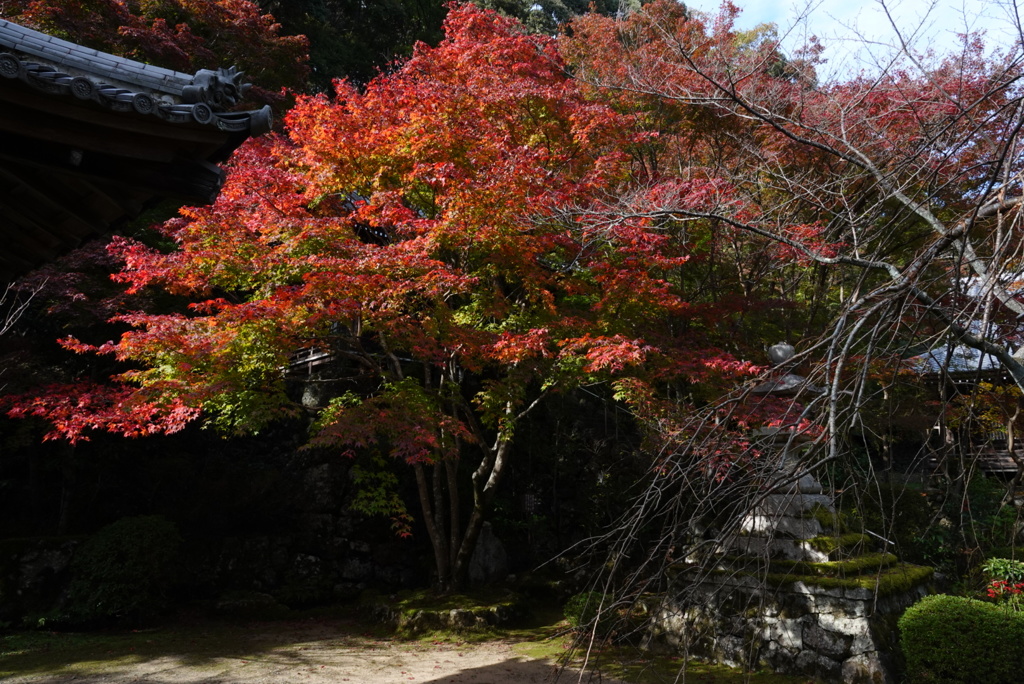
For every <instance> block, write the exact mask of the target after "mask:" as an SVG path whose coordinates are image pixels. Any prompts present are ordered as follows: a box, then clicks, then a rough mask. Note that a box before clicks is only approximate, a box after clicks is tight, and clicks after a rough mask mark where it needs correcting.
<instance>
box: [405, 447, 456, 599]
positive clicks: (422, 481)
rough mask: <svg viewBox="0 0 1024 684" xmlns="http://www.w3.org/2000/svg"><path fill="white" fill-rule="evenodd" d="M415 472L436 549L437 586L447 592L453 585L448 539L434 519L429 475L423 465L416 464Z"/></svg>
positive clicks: (432, 544)
mask: <svg viewBox="0 0 1024 684" xmlns="http://www.w3.org/2000/svg"><path fill="white" fill-rule="evenodd" d="M413 470H414V472H415V473H416V489H417V492H418V493H419V498H420V507H421V508H422V509H423V524H424V525H426V526H427V536H428V537H430V544H431V546H433V547H434V564H435V568H436V570H437V586H438V589H440V590H441V591H447V590H448V587H449V586H450V584H451V563H450V561H449V552H448V543H447V539H446V538H445V534H444V529H443V528H442V529H438V526H437V524H436V520H435V518H434V512H433V506H432V505H431V500H430V486H429V485H428V483H427V474H426V473H425V472H423V464H422V463H416V464H414V465H413Z"/></svg>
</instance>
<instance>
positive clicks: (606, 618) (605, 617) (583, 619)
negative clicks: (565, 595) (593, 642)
mask: <svg viewBox="0 0 1024 684" xmlns="http://www.w3.org/2000/svg"><path fill="white" fill-rule="evenodd" d="M611 604H612V597H611V596H609V595H608V594H602V593H601V592H599V591H584V592H581V593H579V594H575V595H574V596H571V597H569V600H568V601H566V602H565V608H564V609H563V612H564V615H565V619H566V620H568V621H569V626H570V627H572V628H573V629H575V630H583V629H592V628H593V627H595V622H596V627H597V633H598V634H602V635H603V634H606V633H607V632H608V628H609V626H610V623H611ZM599 615H600V619H598V617H599Z"/></svg>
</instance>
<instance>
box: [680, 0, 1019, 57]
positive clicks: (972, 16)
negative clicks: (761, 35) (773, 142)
mask: <svg viewBox="0 0 1024 684" xmlns="http://www.w3.org/2000/svg"><path fill="white" fill-rule="evenodd" d="M684 1H685V3H686V5H687V6H688V7H691V8H693V9H697V10H701V11H704V12H716V11H717V9H718V6H719V4H720V0H684ZM1017 1H1018V0H1005V1H1003V0H935V1H934V2H932V1H929V0H886V5H887V6H888V8H889V10H890V12H891V14H892V16H893V17H894V19H895V21H896V22H897V24H898V25H899V27H900V30H901V31H902V32H904V33H907V34H908V35H909V34H910V33H912V32H913V29H914V28H917V27H920V28H919V30H918V32H917V34H916V35H917V38H918V41H919V42H918V46H919V47H921V46H925V47H932V48H934V49H935V50H936V51H939V52H944V51H949V50H953V49H955V48H956V47H957V46H958V43H957V39H956V34H957V33H963V32H964V31H965V29H966V30H970V31H977V30H986V31H987V36H988V41H987V42H988V44H990V45H992V46H995V45H996V44H1006V43H1008V42H1009V41H1011V40H1012V38H1011V36H1012V35H1013V34H1012V29H1011V23H1010V21H1009V18H1008V13H1009V12H1010V11H1013V5H1014V4H1016V3H1017ZM734 2H735V3H736V4H737V5H738V6H739V7H742V8H743V14H742V15H741V17H740V20H739V23H738V26H739V27H740V28H750V27H753V26H756V25H757V24H760V23H763V22H774V23H775V24H777V25H778V26H779V29H780V32H784V31H785V30H786V29H787V28H789V27H791V26H793V23H794V21H796V19H797V18H798V17H799V16H800V15H801V14H802V13H803V12H804V10H808V3H807V2H806V1H802V0H795V1H791V0H734ZM1021 4H1024V3H1021ZM1008 6H1009V8H1008ZM1020 12H1021V13H1022V14H1024V6H1022V7H1020ZM806 13H807V16H808V22H807V26H806V29H805V28H804V27H797V28H796V29H795V30H794V31H793V33H792V34H790V36H789V37H788V38H786V39H784V41H783V44H784V45H785V47H786V48H788V49H789V50H792V49H793V48H795V47H796V46H797V45H799V44H800V43H802V37H803V35H804V31H805V30H807V29H809V32H810V33H812V34H815V35H817V36H818V37H819V38H820V39H821V40H822V42H823V43H825V45H826V47H827V48H828V49H827V52H826V56H827V57H828V58H829V67H830V69H835V70H838V71H848V70H850V69H851V67H853V66H854V63H855V57H854V53H855V52H856V48H858V47H861V46H863V41H862V40H861V39H860V38H859V37H858V35H861V36H863V37H865V38H867V39H868V40H870V41H875V42H876V45H875V46H874V48H873V51H874V52H875V53H876V54H877V53H878V52H879V51H880V50H881V49H882V46H880V45H878V44H877V43H881V44H883V45H889V44H891V43H892V41H893V39H894V34H893V30H892V28H891V25H890V22H889V20H888V19H887V18H886V15H885V13H884V11H883V10H882V8H881V5H880V3H879V2H878V0H819V1H818V2H813V1H812V2H811V3H810V8H809V10H808V11H807V12H806ZM922 22H923V24H922Z"/></svg>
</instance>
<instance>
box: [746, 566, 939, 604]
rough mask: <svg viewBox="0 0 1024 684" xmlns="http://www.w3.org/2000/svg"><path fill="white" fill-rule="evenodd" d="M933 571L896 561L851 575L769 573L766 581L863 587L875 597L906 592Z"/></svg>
mask: <svg viewBox="0 0 1024 684" xmlns="http://www.w3.org/2000/svg"><path fill="white" fill-rule="evenodd" d="M934 573H935V570H934V569H933V568H928V567H924V566H921V565H912V564H910V563H898V564H896V565H894V566H891V567H888V568H885V569H884V570H881V571H880V572H877V573H870V574H862V575H855V576H852V577H827V576H820V575H796V574H793V573H770V574H769V575H768V576H767V578H766V579H767V581H768V583H769V584H772V585H775V586H778V587H782V586H785V585H790V584H794V583H796V582H803V583H804V584H807V585H809V586H815V587H821V588H822V589H867V590H869V591H873V592H874V593H875V595H876V596H879V597H881V596H890V595H892V594H898V593H902V592H905V591H909V590H911V589H913V588H914V587H917V586H920V585H922V584H924V583H925V582H927V581H928V580H930V579H931V578H932V575H933V574H934Z"/></svg>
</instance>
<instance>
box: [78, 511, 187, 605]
mask: <svg viewBox="0 0 1024 684" xmlns="http://www.w3.org/2000/svg"><path fill="white" fill-rule="evenodd" d="M180 547H181V536H180V535H179V534H178V528H177V527H176V526H175V525H174V523H172V522H171V521H170V520H168V519H167V518H164V517H163V516H159V515H150V516H140V517H135V518H122V519H121V520H118V521H117V522H115V523H113V524H111V525H108V526H107V527H104V528H103V529H101V530H100V531H99V532H97V533H96V534H95V535H93V536H92V537H90V538H89V539H88V540H86V541H85V543H83V544H82V546H81V547H80V548H79V549H78V551H77V552H76V553H75V556H74V558H72V560H71V573H72V581H71V585H70V587H69V596H68V602H67V604H66V605H67V617H68V619H69V620H70V621H71V622H72V623H109V622H140V621H144V620H146V619H149V618H151V617H153V616H155V615H157V614H159V613H160V612H161V611H163V610H164V609H166V607H167V592H168V589H169V588H170V586H171V585H172V583H173V581H174V578H175V574H176V569H177V564H176V560H177V558H178V552H179V549H180Z"/></svg>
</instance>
